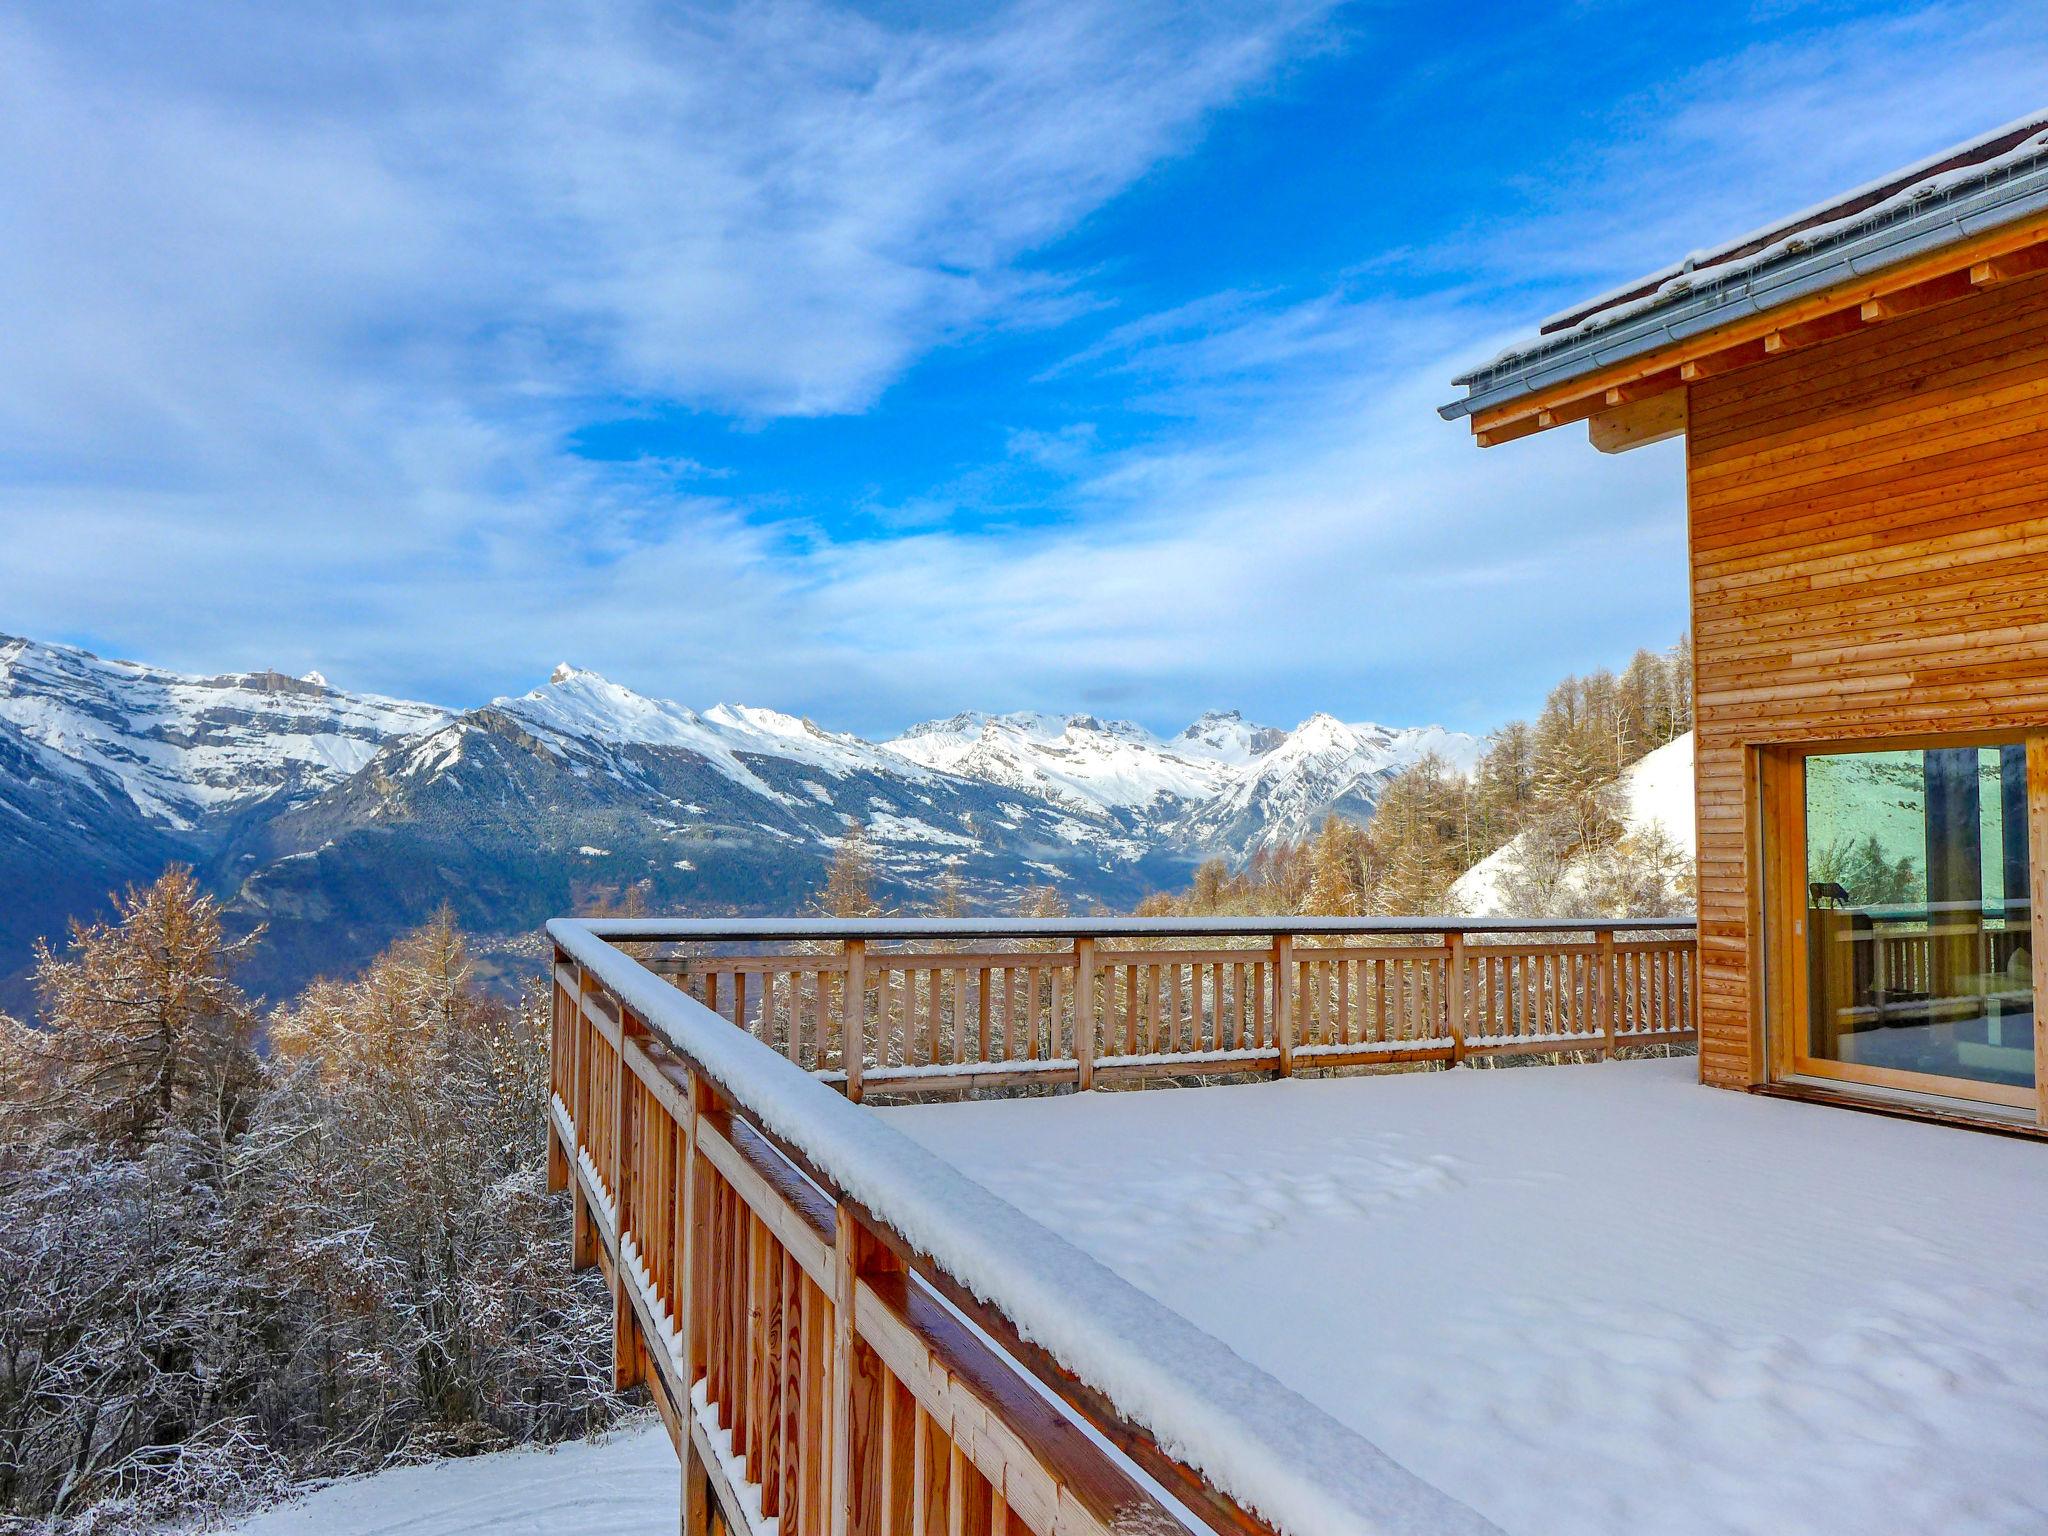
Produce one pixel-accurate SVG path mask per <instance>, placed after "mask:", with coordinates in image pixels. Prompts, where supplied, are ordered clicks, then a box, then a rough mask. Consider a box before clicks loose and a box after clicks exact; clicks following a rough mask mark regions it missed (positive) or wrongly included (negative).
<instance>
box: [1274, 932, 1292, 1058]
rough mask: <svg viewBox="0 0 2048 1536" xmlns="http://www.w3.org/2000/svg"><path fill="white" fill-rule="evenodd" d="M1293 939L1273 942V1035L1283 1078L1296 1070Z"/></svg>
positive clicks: (1283, 936)
mask: <svg viewBox="0 0 2048 1536" xmlns="http://www.w3.org/2000/svg"><path fill="white" fill-rule="evenodd" d="M1294 981H1295V976H1294V936H1293V935H1292V934H1286V933H1283V934H1281V935H1279V936H1278V937H1277V938H1275V939H1274V940H1273V1032H1274V1039H1275V1042H1276V1045H1277V1048H1278V1050H1279V1052H1280V1075H1281V1076H1282V1077H1287V1076H1289V1075H1291V1074H1292V1073H1293V1071H1294Z"/></svg>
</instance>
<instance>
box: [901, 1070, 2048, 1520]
mask: <svg viewBox="0 0 2048 1536" xmlns="http://www.w3.org/2000/svg"><path fill="white" fill-rule="evenodd" d="M1694 1070H1695V1063H1694V1062H1693V1061H1691V1060H1688V1059H1677V1060H1669V1061H1650V1062H1627V1063H1602V1064H1598V1065H1589V1066H1549V1067H1526V1068H1520V1069H1512V1070H1491V1071H1474V1070H1457V1071H1451V1072H1437V1073H1421V1074H1404V1075H1399V1076H1393V1077H1376V1078H1363V1079H1361V1078H1349V1079H1342V1080H1328V1081H1318V1082H1309V1081H1301V1080H1296V1081H1291V1082H1280V1083H1262V1084H1255V1085H1249V1086H1243V1087H1206V1088H1199V1089H1187V1090H1164V1091H1154V1092H1145V1093H1094V1094H1082V1095H1070V1096H1067V1097H1062V1098H1054V1099H1017V1100H1006V1101H994V1102H979V1103H968V1104H958V1105H919V1106H915V1107H910V1108H904V1109H895V1110H885V1111H877V1112H876V1113H878V1114H880V1115H882V1116H883V1117H884V1118H886V1119H887V1120H888V1121H889V1123H890V1124H891V1125H893V1126H895V1127H896V1128H898V1129H900V1130H902V1131H903V1132H905V1133H906V1134H907V1135H910V1136H912V1137H915V1138H916V1139H917V1140H919V1141H921V1142H922V1143H924V1144H925V1145H926V1146H927V1147H929V1148H930V1149H932V1150H933V1151H935V1152H938V1153H941V1154H943V1155H944V1156H945V1157H947V1158H948V1159H949V1160H950V1161H951V1162H953V1163H954V1164H955V1165H956V1166H958V1167H959V1168H961V1169H962V1170H964V1171H965V1172H967V1173H969V1174H971V1175H972V1176H973V1177H974V1178H975V1179H976V1180H977V1181H979V1182H980V1183H981V1184H983V1185H984V1186H985V1187H986V1188H988V1189H989V1190H991V1191H993V1192H994V1193H996V1194H999V1195H1001V1196H1003V1197H1004V1198H1005V1199H1007V1200H1010V1201H1012V1202H1014V1203H1015V1204H1016V1205H1017V1206H1018V1207H1019V1208H1020V1209H1022V1210H1023V1211H1025V1212H1027V1213H1029V1214H1030V1215H1032V1216H1034V1217H1036V1218H1037V1219H1038V1220H1039V1221H1040V1222H1042V1223H1044V1224H1045V1225H1046V1226H1047V1227H1052V1228H1056V1229H1057V1230H1059V1231H1060V1232H1062V1233H1063V1234H1065V1235H1066V1236H1067V1237H1068V1238H1069V1239H1070V1240H1071V1241H1073V1242H1074V1243H1076V1244H1077V1245H1079V1246H1080V1247H1082V1248H1084V1249H1086V1250H1087V1251H1088V1252H1089V1253H1091V1254H1093V1255H1094V1256H1095V1257H1096V1258H1098V1259H1100V1260H1101V1261H1102V1262H1103V1263H1105V1264H1106V1265H1108V1266H1109V1267H1110V1268H1111V1269H1112V1270H1114V1271H1115V1272H1116V1273H1117V1274H1119V1275H1121V1276H1122V1277H1123V1278H1124V1279H1126V1280H1128V1281H1130V1282H1131V1283H1132V1284H1133V1285H1135V1286H1137V1287H1139V1288H1140V1289H1142V1290H1144V1291H1145V1292H1146V1293H1148V1294H1149V1295H1151V1296H1153V1297H1155V1298H1157V1299H1158V1300H1160V1301H1162V1302H1164V1303H1166V1304H1168V1305H1170V1306H1171V1307H1173V1308H1174V1309H1175V1310H1176V1311H1177V1312H1179V1313H1180V1314H1181V1315H1183V1316H1184V1317H1186V1318H1187V1319H1188V1320H1189V1321H1190V1322H1192V1323H1194V1324H1196V1325H1197V1326H1199V1327H1201V1328H1203V1329H1205V1330H1207V1331H1208V1332H1209V1333H1211V1334H1213V1335H1214V1336H1215V1337H1216V1338H1218V1339H1221V1340H1222V1341H1223V1342H1225V1343H1227V1344H1228V1345H1230V1346H1231V1347H1232V1348H1233V1349H1235V1350H1236V1351H1238V1352H1239V1353H1240V1354H1241V1355H1243V1356H1244V1357H1245V1358H1246V1359H1247V1360H1250V1361H1252V1362H1253V1363H1255V1364H1257V1365H1259V1366H1262V1367H1264V1368H1265V1369H1266V1370H1268V1371H1270V1372H1271V1373H1272V1374H1273V1375H1274V1376H1275V1377H1277V1378H1278V1379H1279V1380H1280V1381H1282V1382H1284V1383H1285V1384H1286V1385H1287V1386H1289V1387H1291V1388H1293V1389H1294V1390H1295V1391H1297V1392H1299V1393H1301V1394H1302V1395H1303V1396H1304V1397H1305V1398H1307V1399H1309V1400H1310V1401H1312V1402H1314V1403H1316V1404H1318V1405H1319V1406H1320V1407H1322V1408H1323V1409H1325V1410H1327V1411H1328V1412H1329V1413H1330V1414H1331V1415H1333V1416H1334V1417H1335V1418H1336V1419H1337V1420H1339V1421H1341V1422H1342V1423H1343V1424H1344V1425H1346V1426H1347V1427H1348V1428H1349V1429H1351V1430H1353V1431H1355V1432H1356V1433H1358V1434H1360V1435H1362V1436H1364V1437H1366V1438H1367V1439H1369V1440H1370V1441H1372V1442H1373V1443H1374V1444H1375V1445H1377V1446H1379V1447H1381V1448H1382V1449H1383V1450H1384V1451H1385V1452H1386V1453H1387V1454H1388V1455H1390V1456H1391V1457H1393V1458H1394V1459H1395V1460H1396V1461H1398V1462H1399V1463H1401V1464H1402V1465H1403V1466H1405V1467H1407V1468H1408V1469H1409V1470H1410V1471H1412V1472H1413V1473H1415V1474H1417V1475H1419V1476H1420V1477H1422V1478H1424V1479H1426V1480H1427V1481H1429V1482H1430V1483H1432V1484H1434V1485H1436V1486H1437V1487H1438V1488H1440V1489H1442V1490H1444V1491H1445V1492H1447V1493H1449V1494H1451V1495H1453V1496H1455V1497H1457V1498H1459V1499H1461V1500H1463V1501H1464V1502H1465V1503H1466V1504H1468V1505H1470V1506H1471V1507H1473V1508H1474V1509H1476V1510H1478V1511H1479V1512H1480V1513H1481V1514H1482V1515H1484V1516H1486V1517H1488V1518H1490V1519H1491V1520H1493V1521H1495V1522H1497V1524H1498V1525H1499V1527H1500V1528H1501V1529H1503V1530H1505V1531H1507V1532H1510V1533H1513V1536H1564V1533H1572V1536H1600V1533H1605V1532H1613V1533H1617V1536H1620V1533H1628V1536H1638V1533H1641V1532H1644V1531H1655V1532H1657V1533H1659V1536H1707V1533H1716V1536H1726V1533H1755V1536H1765V1533H1769V1536H1822V1533H1843V1536H1847V1533H1859V1536H1860V1533H1882V1532H1906V1531H1928V1532H1932V1531H1939V1532H1942V1533H1943V1536H1978V1533H1992V1532H2001V1533H2016V1532H2036V1531H2041V1530H2044V1529H2048V1455H2044V1454H2043V1452H2042V1447H2043V1445H2048V1182H2044V1180H2043V1178H2042V1163H2041V1156H2042V1154H2041V1149H2040V1148H2039V1147H2037V1146H2032V1145H2028V1144H2025V1143H2021V1142H2017V1141H2012V1140H2006V1139H2002V1138H1996V1137H1992V1136H1987V1135H1982V1134H1977V1133H1971V1132H1965V1131H1958V1130H1951V1129H1947V1128H1943V1127H1936V1126H1928V1125H1921V1124H1915V1123H1912V1122H1907V1121H1901V1120H1890V1119H1883V1118H1879V1117H1876V1116H1868V1115H1857V1114H1848V1113H1843V1112H1840V1111H1835V1110H1827V1109H1821V1108H1817V1107H1813V1106H1808V1105H1801V1104H1793V1103H1787V1102H1784V1101H1778V1100H1770V1099H1762V1098H1756V1097H1751V1096H1748V1095H1743V1094H1738V1093H1731V1092H1726V1091H1722V1090H1716V1089H1709V1088H1703V1087H1700V1086H1698V1085H1697V1084H1696V1082H1695V1081H1694V1080H1693V1079H1694Z"/></svg>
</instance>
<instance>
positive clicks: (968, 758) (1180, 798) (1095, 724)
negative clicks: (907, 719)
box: [883, 710, 1480, 857]
mask: <svg viewBox="0 0 2048 1536" xmlns="http://www.w3.org/2000/svg"><path fill="white" fill-rule="evenodd" d="M883 745H884V747H885V748H886V749H887V750H889V751H891V752H895V753H898V754H900V755H902V756H905V757H909V758H912V759H914V760H915V761H917V762H920V763H924V764H926V765H928V766H930V767H933V768H940V769H943V770H945V771H946V772H948V773H956V774H961V775H964V776H966V777H968V778H976V779H981V780H983V781H985V782H987V783H990V784H999V785H1002V786H1004V787H1006V788H1010V789H1015V790H1018V791H1020V792H1022V793H1026V794H1032V795H1039V796H1043V797H1044V798H1046V799H1049V800H1053V801H1056V802H1058V803H1060V804H1063V805H1067V806H1070V807H1073V808H1075V809H1077V810H1078V809H1086V808H1091V807H1092V808H1095V809H1098V810H1103V811H1109V812H1114V813H1122V814H1125V815H1127V816H1129V817H1130V818H1131V819H1132V822H1133V824H1134V825H1141V826H1142V827H1143V828H1144V829H1145V830H1146V835H1148V836H1149V837H1151V838H1153V839H1154V840H1158V841H1163V842H1165V843H1166V844H1168V845H1169V846H1172V847H1176V848H1181V849H1184V850H1187V851H1189V852H1192V853H1198V854H1209V853H1223V854H1225V855H1229V856H1233V857H1241V856H1243V855H1246V854H1249V853H1250V852H1252V851H1253V850H1254V849H1256V848H1260V847H1264V846H1269V845H1272V844H1275V843H1280V842H1288V841H1293V840H1296V839H1299V838H1302V837H1305V836H1307V835H1308V834H1310V833H1311V832H1313V831H1314V830H1315V828H1316V826H1317V825H1318V824H1319V823H1320V822H1321V821H1322V819H1323V818H1324V817H1325V816H1327V815H1329V814H1330V813H1331V812H1332V811H1336V812H1339V813H1340V814H1346V815H1352V816H1358V817H1364V816H1368V815H1370V814H1371V813H1372V808H1373V806H1374V804H1375V803H1377V801H1378V799H1379V791H1380V789H1381V787H1382V786H1383V785H1384V784H1385V783H1386V781H1387V780H1388V779H1390V778H1391V777H1393V775H1394V774H1396V773H1398V772H1400V770H1401V769H1403V768H1406V767H1408V766H1410V765H1411V764H1414V763H1417V762H1419V761H1421V760H1422V758H1423V757H1424V756H1425V755H1427V754H1429V753H1431V752H1434V753H1436V754H1437V755H1438V756H1439V757H1441V758H1443V759H1444V760H1445V761H1446V762H1447V763H1449V764H1450V765H1451V766H1452V767H1453V768H1454V769H1456V770H1457V771H1458V772H1461V773H1462V772H1467V771H1469V770H1470V768H1471V767H1472V764H1473V763H1474V762H1475V761H1476V760H1477V757H1478V754H1479V750H1480V742H1479V741H1478V739H1477V738H1475V737H1472V736H1467V735H1464V734H1463V733H1461V732H1456V731H1446V730H1443V729H1442V728H1441V727H1438V726H1424V727H1421V728H1419V729H1396V728H1392V727H1388V726H1383V725H1372V724H1358V725H1347V724H1346V723H1345V722H1343V721H1341V720H1338V719H1337V718H1336V717H1335V716H1332V715H1326V714H1316V715H1311V716H1310V717H1309V718H1308V719H1307V720H1304V721H1303V722H1302V723H1301V724H1300V725H1299V726H1297V727H1296V728H1295V729H1293V730H1292V731H1285V730H1278V729H1275V728H1274V727H1272V726H1262V725H1253V724H1250V723H1248V722H1247V721H1246V720H1245V719H1244V717H1243V716H1242V715H1240V714H1238V713H1237V712H1236V711H1235V710H1231V711H1228V712H1222V711H1215V712H1211V713H1209V714H1205V715H1203V716H1202V717H1201V719H1199V720H1197V721H1195V722H1194V724H1192V725H1190V726H1189V727H1188V728H1187V729H1186V730H1184V731H1182V732H1181V733H1180V734H1178V735H1176V736H1174V737H1171V738H1170V739H1165V740H1162V739H1160V738H1159V737H1156V736H1153V735H1152V734H1151V733H1149V732H1147V731H1145V730H1144V729H1142V728H1141V727H1139V726H1136V725H1132V724H1131V723H1130V722H1128V721H1121V720H1118V721H1103V720H1098V719H1096V718H1095V717H1094V716H1092V715H1064V716H1062V715H1041V714H1013V715H982V714H962V715H955V716H953V717H952V718H951V719H948V720H934V721H930V722H928V723H926V724H924V725H916V726H912V727H911V728H910V729H909V730H908V731H906V732H905V733H904V734H903V735H901V736H899V737H897V738H896V739H895V740H893V741H889V742H885V743H884V744H883Z"/></svg>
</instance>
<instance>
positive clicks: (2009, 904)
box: [1765, 741, 2036, 1108]
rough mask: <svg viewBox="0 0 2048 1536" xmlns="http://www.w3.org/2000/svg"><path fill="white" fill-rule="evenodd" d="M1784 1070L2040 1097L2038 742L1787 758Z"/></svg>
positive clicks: (1871, 1083) (1780, 946)
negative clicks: (2034, 754) (2033, 861)
mask: <svg viewBox="0 0 2048 1536" xmlns="http://www.w3.org/2000/svg"><path fill="white" fill-rule="evenodd" d="M1770 771H1774V772H1775V774H1776V775H1777V783H1776V785H1775V786H1774V788H1775V793H1774V794H1767V805H1768V806H1769V811H1768V814H1767V817H1766V827H1765V835H1766V838H1767V840H1768V839H1775V840H1776V842H1777V844H1778V846H1777V848H1776V849H1775V855H1776V856H1775V857H1774V858H1773V859H1772V860H1771V864H1772V867H1773V870H1774V872H1775V876H1776V878H1775V879H1773V880H1772V881H1771V886H1772V889H1771V890H1770V892H1769V894H1768V897H1767V899H1768V901H1769V903H1770V910H1769V912H1768V913H1767V924H1766V925H1767V928H1768V927H1771V926H1773V925H1775V926H1776V928H1777V933H1778V937H1777V942H1776V943H1775V944H1774V946H1773V950H1774V965H1773V971H1774V983H1775V985H1774V989H1773V990H1774V992H1775V994H1776V997H1775V1001H1774V1006H1773V1008H1772V1010H1771V1012H1772V1015H1773V1017H1772V1024H1773V1029H1774V1032H1775V1034H1776V1035H1777V1039H1776V1041H1775V1042H1774V1044H1775V1052H1774V1054H1775V1056H1776V1063H1775V1064H1776V1067H1777V1069H1778V1072H1779V1074H1780V1075H1781V1076H1782V1075H1789V1076H1801V1077H1814V1078H1823V1079H1834V1080H1836V1081H1838V1082H1845V1083H1852V1084H1860V1085H1864V1086H1868V1087H1874V1088H1880V1089H1891V1090H1903V1091H1908V1092H1918V1093H1929V1094H1935V1095H1939V1096H1941V1097H1944V1098H1965V1099H1975V1100H1979V1101H1984V1102H1988V1103H1994V1104H2006V1105H2011V1106H2013V1107H2016V1108H2029V1107H2031V1106H2033V1105H2034V1103H2035V1091H2034V1074H2035V1070H2036V1063H2035V1059H2034V1040H2035V1030H2034V1001H2035V999H2034V979H2033V975H2034V973H2033V951H2034V931H2033V911H2032V907H2031V904H2030V896H2029V891H2030V876H2031V868H2030V857H2029V820H2028V803H2029V802H2028V794H2027V787H2028V786H2027V750H2026V744H2025V743H2024V742H2023V741H2006V742H1993V743H1989V744H1972V745H1955V744H1948V743H1942V742H1940V741H1931V742H1929V743H1927V744H1925V745H1915V746H1911V747H1907V748H1893V749H1888V750H1883V751H1867V750H1850V749H1847V748H1842V749H1835V748H1828V749H1797V750H1790V751H1786V752H1783V753H1780V754H1778V755H1777V757H1776V760H1775V763H1774V765H1773V769H1772V770H1770Z"/></svg>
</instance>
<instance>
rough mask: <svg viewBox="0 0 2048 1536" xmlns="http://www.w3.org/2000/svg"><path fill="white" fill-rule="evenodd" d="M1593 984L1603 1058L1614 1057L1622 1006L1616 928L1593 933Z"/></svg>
mask: <svg viewBox="0 0 2048 1536" xmlns="http://www.w3.org/2000/svg"><path fill="white" fill-rule="evenodd" d="M1593 943H1594V946H1595V948H1594V955H1593V985H1594V987H1595V988H1596V989H1597V990H1596V992H1595V994H1594V995H1595V996H1596V997H1597V998H1598V999H1599V1002H1598V1004H1597V1006H1598V1008H1599V1010H1600V1053H1601V1056H1602V1057H1603V1059H1605V1060H1607V1061H1612V1060H1613V1059H1614V1050H1615V1041H1614V1034H1615V1028H1616V1024H1617V1020H1616V1018H1615V1013H1616V1011H1617V1009H1618V1008H1619V1007H1620V1003H1621V998H1620V995H1619V994H1620V989H1619V988H1618V987H1616V986H1615V984H1614V930H1613V929H1612V928H1602V929H1601V930H1600V931H1599V932H1598V933H1596V934H1595V935H1593Z"/></svg>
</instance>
